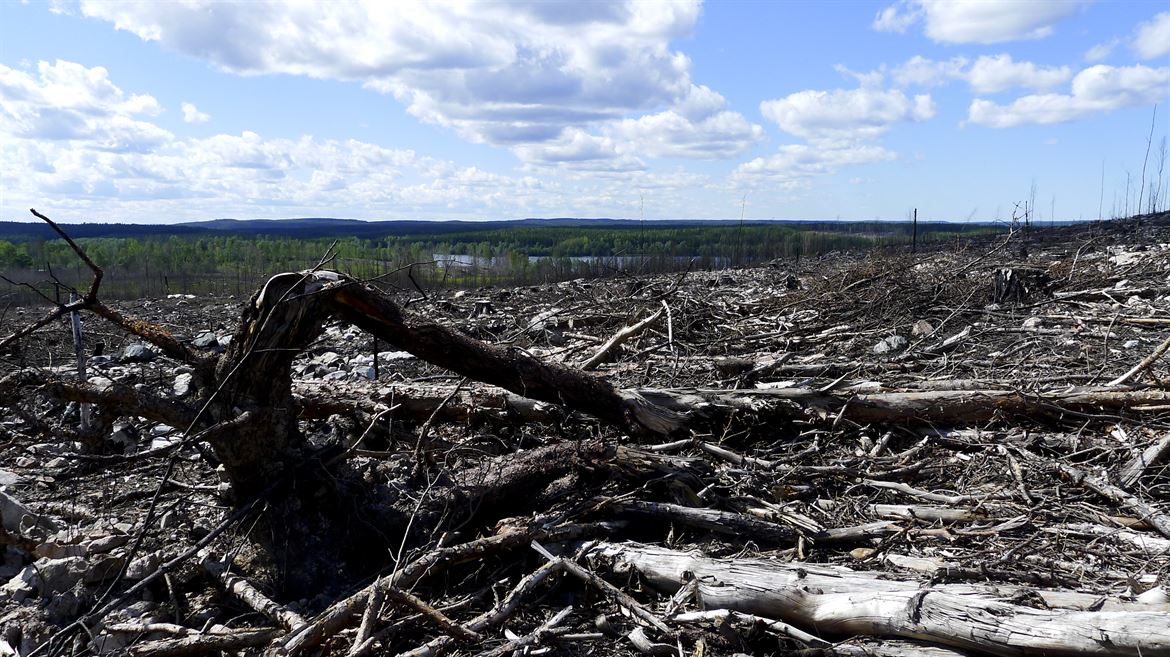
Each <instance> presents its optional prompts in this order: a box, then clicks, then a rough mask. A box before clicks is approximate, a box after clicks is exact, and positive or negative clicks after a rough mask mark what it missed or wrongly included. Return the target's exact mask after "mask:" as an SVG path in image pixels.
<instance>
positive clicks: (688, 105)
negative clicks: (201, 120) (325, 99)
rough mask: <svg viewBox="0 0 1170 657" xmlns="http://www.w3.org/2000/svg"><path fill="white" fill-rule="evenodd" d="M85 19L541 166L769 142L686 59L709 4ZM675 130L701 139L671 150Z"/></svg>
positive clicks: (280, 9)
mask: <svg viewBox="0 0 1170 657" xmlns="http://www.w3.org/2000/svg"><path fill="white" fill-rule="evenodd" d="M81 10H82V13H84V14H85V15H87V16H90V17H95V18H100V19H104V20H107V21H110V22H112V23H114V25H115V26H116V27H117V28H118V29H122V30H127V31H130V32H132V33H134V34H136V35H138V36H139V37H141V38H143V39H146V40H153V41H158V42H160V43H161V44H163V45H164V46H165V47H168V48H171V49H174V50H177V51H180V52H183V53H186V54H189V55H192V56H195V57H199V58H201V59H205V60H209V61H211V62H213V63H214V64H216V65H218V66H220V67H221V68H223V69H225V70H228V71H232V72H235V73H238V74H243V75H253V74H275V73H283V74H291V75H304V76H309V77H314V78H325V79H336V80H350V81H357V82H360V83H362V84H363V85H365V86H366V87H368V88H370V89H374V90H376V91H379V92H382V93H388V94H392V95H393V96H394V97H395V98H397V99H398V100H399V101H401V102H402V103H404V104H405V105H406V106H407V109H408V111H409V112H410V113H411V114H413V115H414V116H416V117H418V118H419V119H420V120H423V121H426V122H429V123H433V124H437V125H441V126H445V127H449V128H451V129H452V130H455V131H456V132H458V133H459V134H460V135H462V136H463V137H465V138H467V139H469V140H471V141H473V142H477V143H488V144H493V145H500V146H506V147H510V148H512V150H513V152H515V153H517V154H518V155H520V156H521V157H522V158H525V159H526V161H535V162H542V161H546V160H559V161H562V162H572V161H576V162H583V161H587V160H592V159H599V158H601V157H603V156H605V155H606V153H608V156H609V157H617V158H622V157H623V153H622V147H620V146H619V145H617V144H613V145H606V144H603V143H601V142H596V141H594V140H604V139H607V138H613V136H620V137H622V138H627V139H632V140H633V141H634V142H636V143H645V144H648V145H649V146H650V147H651V148H652V149H653V150H654V151H655V152H656V153H659V154H661V155H662V156H664V157H701V158H705V157H724V156H726V155H727V154H734V153H738V152H742V150H743V148H744V147H743V142H744V140H745V139H746V140H748V141H750V140H752V139H754V138H756V137H758V131H759V128H758V126H751V125H750V124H748V122H747V121H746V119H744V118H743V117H742V116H740V115H738V114H733V113H731V112H730V111H729V110H727V109H726V108H725V105H726V102H725V101H724V99H723V98H722V97H721V96H719V95H718V94H717V93H715V92H713V91H711V90H710V89H708V88H706V87H701V86H697V85H695V84H693V83H692V81H691V78H690V60H689V59H688V58H687V57H686V56H685V55H683V54H682V53H680V52H676V51H672V50H671V48H670V43H671V41H672V40H674V39H677V38H680V37H683V36H686V35H688V34H689V33H690V32H691V30H692V29H693V28H694V26H695V23H696V21H697V20H698V16H699V11H700V7H699V2H698V0H674V1H671V2H642V1H640V0H612V1H606V2H588V3H561V2H542V1H521V2H512V3H473V4H458V3H452V4H448V3H416V2H408V3H386V2H382V1H381V0H353V1H350V2H317V3H294V2H284V1H281V0H263V1H259V0H258V1H256V2H248V3H214V2H211V0H190V1H187V2H181V3H180V2H162V3H144V2H139V1H138V0H113V1H109V2H106V1H103V2H97V1H96V0H82V2H81ZM680 118H681V120H680ZM628 121H634V124H629V123H627V122H628ZM639 128H640V129H641V130H643V131H644V132H641V133H639V134H632V133H635V132H638V129H639ZM588 134H592V138H586V137H583V136H582V135H586V136H588ZM663 134H669V135H673V136H675V137H678V138H679V139H681V140H683V142H685V143H683V144H681V145H680V146H679V147H678V148H667V147H666V146H665V145H664V144H663V142H662V141H661V135H663ZM529 158H532V159H531V160H529ZM625 163H626V164H628V163H629V162H628V160H626V161H625Z"/></svg>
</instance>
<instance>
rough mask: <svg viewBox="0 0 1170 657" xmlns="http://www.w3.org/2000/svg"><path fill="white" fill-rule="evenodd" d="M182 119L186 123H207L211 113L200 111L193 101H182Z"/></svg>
mask: <svg viewBox="0 0 1170 657" xmlns="http://www.w3.org/2000/svg"><path fill="white" fill-rule="evenodd" d="M182 108H183V121H184V122H186V123H207V122H208V121H210V120H211V115H210V114H208V113H206V112H200V111H199V108H198V107H195V104H194V103H183V105H182Z"/></svg>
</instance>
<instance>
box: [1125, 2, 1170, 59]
mask: <svg viewBox="0 0 1170 657" xmlns="http://www.w3.org/2000/svg"><path fill="white" fill-rule="evenodd" d="M1130 48H1131V49H1132V50H1133V52H1134V54H1136V55H1137V56H1138V57H1139V58H1141V59H1157V58H1158V57H1163V56H1165V55H1167V54H1170V11H1164V12H1162V13H1160V14H1158V15H1157V16H1154V17H1153V18H1151V19H1150V20H1149V21H1146V22H1145V23H1142V24H1141V25H1138V27H1137V31H1136V32H1135V33H1134V37H1133V41H1132V42H1131V43H1130Z"/></svg>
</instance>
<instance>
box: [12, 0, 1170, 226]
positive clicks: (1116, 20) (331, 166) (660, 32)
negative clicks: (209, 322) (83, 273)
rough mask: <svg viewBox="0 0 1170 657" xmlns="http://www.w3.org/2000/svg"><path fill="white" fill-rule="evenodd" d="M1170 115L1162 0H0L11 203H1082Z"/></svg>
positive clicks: (766, 213) (762, 213) (250, 213)
mask: <svg viewBox="0 0 1170 657" xmlns="http://www.w3.org/2000/svg"><path fill="white" fill-rule="evenodd" d="M1155 106H1157V107H1156V109H1155ZM1151 130H1152V135H1153V136H1152V138H1151V137H1150V135H1151ZM1168 133H1170V0H1109V1H1105V0H1101V1H1098V2H1090V1H1087V0H1086V1H1081V0H897V1H895V2H892V3H891V2H890V1H889V0H880V1H876V2H852V1H848V0H832V1H818V2H800V1H796V0H791V1H773V2H764V1H755V2H746V1H740V2H737V1H734V0H725V1H721V2H709V3H700V2H695V1H689V0H688V1H679V2H668V1H666V0H624V1H623V0H617V1H613V2H609V1H600V0H598V1H592V2H580V1H559V0H557V1H551V0H517V1H515V2H512V1H507V2H505V1H502V0H494V1H491V2H470V3H462V2H444V1H431V2H411V1H409V0H400V1H396V2H385V1H383V0H354V1H352V2H346V1H343V0H331V1H329V2H323V1H317V0H302V1H289V2H286V1H281V0H249V1H248V2H206V1H204V0H168V1H157V2H144V1H142V0H126V1H98V0H80V1H77V0H53V1H46V2H38V1H35V0H29V1H21V0H0V219H4V220H17V221H24V220H31V219H32V217H31V216H30V215H29V214H28V208H30V207H35V208H37V209H38V210H40V211H41V212H44V213H45V214H48V215H49V216H50V217H53V218H54V219H57V220H60V221H67V222H98V221H101V222H135V223H172V222H179V221H198V220H206V219H216V218H222V217H234V218H241V219H243V218H286V217H306V216H319V217H346V218H357V219H367V220H384V219H466V220H480V219H517V218H524V217H617V218H631V219H639V218H644V219H647V220H650V219H739V218H740V217H741V216H742V217H743V218H746V219H838V218H839V219H848V220H869V219H884V220H901V219H905V218H907V216H908V215H909V213H910V212H911V210H912V209H913V208H917V209H918V214H919V219H924V220H947V221H987V220H1008V219H1010V218H1011V216H1012V214H1013V212H1014V211H1015V210H1016V208H1017V206H1018V204H1020V203H1021V202H1024V201H1032V202H1033V203H1034V211H1035V215H1034V218H1035V219H1037V220H1040V221H1044V220H1051V219H1055V220H1078V219H1086V220H1087V219H1096V218H1097V217H1098V215H1099V214H1103V215H1104V216H1105V217H1109V216H1111V215H1113V214H1121V213H1122V212H1123V211H1124V209H1125V207H1126V204H1127V203H1128V206H1129V209H1130V210H1131V211H1132V210H1133V209H1134V208H1135V207H1136V205H1137V198H1136V197H1137V196H1138V195H1139V191H1138V190H1139V188H1141V185H1140V183H1139V180H1140V179H1141V177H1142V170H1143V166H1144V167H1145V174H1144V175H1145V180H1146V183H1147V188H1148V186H1149V184H1150V183H1151V182H1154V183H1155V184H1156V182H1157V181H1158V180H1159V177H1160V179H1161V180H1162V185H1163V190H1164V192H1165V190H1167V189H1170V162H1165V160H1166V159H1168V158H1167V156H1166V155H1164V153H1165V149H1164V147H1163V146H1162V144H1163V143H1164V142H1163V139H1164V138H1165V137H1166V136H1167V134H1168ZM1147 143H1148V144H1149V146H1150V149H1149V154H1148V156H1147ZM1127 180H1128V186H1127ZM1165 195H1166V194H1165V193H1164V196H1165ZM1143 196H1146V193H1145V192H1143ZM1146 198H1148V196H1146ZM1143 205H1144V202H1143Z"/></svg>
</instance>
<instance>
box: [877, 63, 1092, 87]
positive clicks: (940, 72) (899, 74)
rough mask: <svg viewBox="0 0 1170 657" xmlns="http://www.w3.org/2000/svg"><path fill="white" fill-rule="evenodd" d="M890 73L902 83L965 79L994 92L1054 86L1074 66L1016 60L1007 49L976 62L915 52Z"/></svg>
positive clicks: (928, 83)
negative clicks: (943, 58) (931, 57)
mask: <svg viewBox="0 0 1170 657" xmlns="http://www.w3.org/2000/svg"><path fill="white" fill-rule="evenodd" d="M890 77H891V79H892V80H893V81H894V83H895V84H896V85H897V86H899V87H909V86H918V87H934V86H938V85H942V84H945V83H947V82H949V81H951V80H964V81H966V82H967V83H968V84H969V85H970V86H971V90H972V91H974V92H975V93H981V94H992V93H999V92H1001V91H1007V90H1008V89H1013V88H1017V87H1019V88H1024V89H1034V90H1045V89H1051V88H1052V87H1056V86H1059V85H1061V84H1064V83H1065V82H1068V80H1069V79H1070V78H1072V70H1071V69H1070V68H1069V67H1067V66H1041V65H1038V64H1035V63H1033V62H1017V61H1015V60H1013V59H1012V56H1011V55H1008V54H1006V53H1004V54H999V55H991V56H988V55H984V56H981V57H979V58H978V59H976V60H975V61H974V62H973V63H972V62H969V61H968V60H967V58H965V57H953V58H951V59H949V60H946V61H934V60H930V59H927V58H925V57H921V56H914V57H911V58H910V59H908V60H906V61H905V62H904V63H902V64H901V65H899V66H896V67H895V68H894V69H893V70H892V71H891V74H890Z"/></svg>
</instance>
